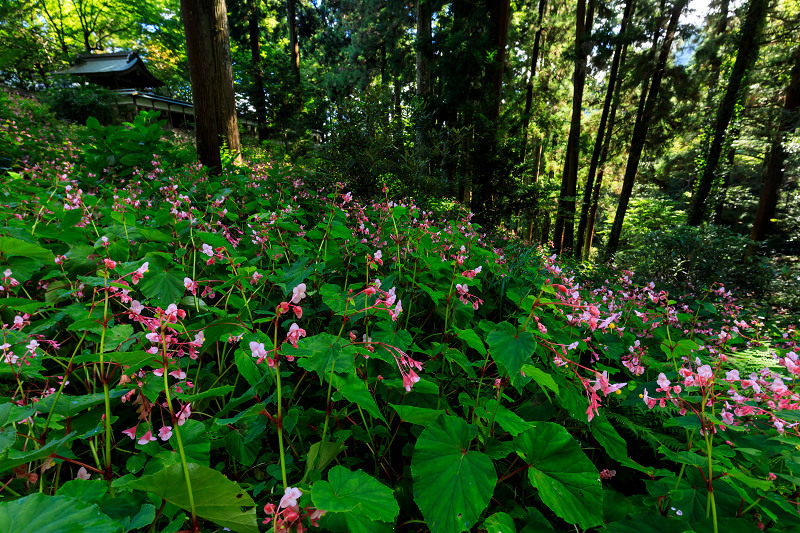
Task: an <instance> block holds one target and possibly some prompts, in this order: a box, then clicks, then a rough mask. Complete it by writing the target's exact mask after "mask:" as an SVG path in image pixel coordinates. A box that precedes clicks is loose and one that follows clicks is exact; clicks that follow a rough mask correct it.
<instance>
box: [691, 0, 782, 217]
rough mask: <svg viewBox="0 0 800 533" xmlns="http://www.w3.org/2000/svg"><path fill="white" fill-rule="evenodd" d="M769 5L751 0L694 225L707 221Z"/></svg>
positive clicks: (697, 195) (695, 207)
mask: <svg viewBox="0 0 800 533" xmlns="http://www.w3.org/2000/svg"><path fill="white" fill-rule="evenodd" d="M768 7H769V0H750V3H749V4H748V6H747V14H746V15H745V19H744V22H743V23H742V27H741V30H740V40H739V51H738V52H737V54H736V62H735V63H734V64H733V69H732V70H731V75H730V78H729V79H728V86H727V88H726V89H725V97H724V98H723V99H722V102H720V105H719V109H718V110H717V120H716V124H715V125H714V138H713V140H712V141H711V146H710V148H709V149H708V156H707V157H706V164H705V167H704V168H703V175H702V176H701V177H700V182H699V183H698V184H697V190H696V191H695V194H694V197H693V198H692V205H691V207H690V209H689V216H688V223H689V225H691V226H699V225H700V224H701V223H702V222H703V218H704V216H705V212H706V200H708V195H709V193H710V192H711V186H712V185H713V183H714V174H715V173H716V170H717V164H718V163H719V159H720V156H721V155H722V145H723V143H724V141H725V130H727V129H728V124H730V121H731V118H732V117H733V113H734V110H735V108H736V102H737V101H738V100H739V90H740V88H741V87H742V85H743V81H744V78H745V75H746V74H747V70H748V69H749V68H750V66H751V65H752V64H753V62H754V61H755V58H756V56H757V55H758V39H759V36H760V35H761V30H762V28H763V26H764V20H765V19H766V17H767V8H768Z"/></svg>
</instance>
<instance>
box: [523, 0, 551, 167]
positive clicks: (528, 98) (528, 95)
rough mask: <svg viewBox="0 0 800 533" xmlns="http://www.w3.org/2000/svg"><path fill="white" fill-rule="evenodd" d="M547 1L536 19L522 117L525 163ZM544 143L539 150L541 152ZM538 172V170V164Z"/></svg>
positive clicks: (541, 2) (541, 5)
mask: <svg viewBox="0 0 800 533" xmlns="http://www.w3.org/2000/svg"><path fill="white" fill-rule="evenodd" d="M546 6H547V0H539V18H538V19H536V24H537V25H538V28H537V29H536V36H535V37H534V38H533V51H532V52H531V73H530V75H529V76H528V84H527V87H526V89H525V112H524V113H523V115H522V148H521V149H520V161H525V153H526V151H527V149H528V127H529V126H530V123H531V109H532V108H533V81H534V79H535V78H536V63H537V62H538V61H539V49H540V47H541V44H542V31H543V30H544V9H545V7H546ZM541 146H542V143H539V147H538V149H539V150H540V151H541ZM536 166H537V170H538V164H537V165H536Z"/></svg>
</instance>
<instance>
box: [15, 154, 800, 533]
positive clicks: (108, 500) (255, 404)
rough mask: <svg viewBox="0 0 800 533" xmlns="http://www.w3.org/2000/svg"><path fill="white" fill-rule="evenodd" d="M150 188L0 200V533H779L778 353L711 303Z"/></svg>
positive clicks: (193, 191)
mask: <svg viewBox="0 0 800 533" xmlns="http://www.w3.org/2000/svg"><path fill="white" fill-rule="evenodd" d="M66 155H67V156H69V154H66ZM164 155H165V156H166V154H164ZM76 157H79V156H76ZM148 159H149V158H148ZM160 160H168V158H167V157H159V158H153V160H152V161H148V162H147V163H146V164H145V165H144V166H142V167H141V168H139V169H138V170H131V172H130V173H128V174H127V177H126V178H124V179H123V178H119V177H117V178H111V177H102V176H101V177H98V176H93V177H92V178H91V179H90V180H89V179H88V170H87V169H85V168H81V167H80V166H79V165H78V164H77V163H76V160H75V159H71V158H70V157H65V159H63V160H61V161H58V162H55V163H53V164H51V165H44V166H38V167H26V168H25V169H20V171H18V172H14V173H11V174H6V175H5V177H3V183H2V187H1V188H0V203H2V204H3V206H4V208H3V210H2V214H0V218H2V232H1V233H2V235H1V236H0V272H2V271H4V273H3V277H2V280H1V281H0V284H2V286H3V291H2V295H1V296H2V298H0V314H1V315H2V322H3V324H4V325H3V328H2V329H3V345H2V347H1V349H2V350H3V354H2V358H3V360H2V361H0V476H1V477H0V487H2V488H1V489H0V500H1V501H0V530H3V531H38V532H42V531H93V532H106V531H107V532H120V531H173V532H174V531H179V530H183V531H186V530H194V531H220V530H223V528H227V529H228V530H232V531H237V532H255V531H270V530H272V531H304V530H305V529H307V528H312V529H313V528H316V527H318V528H319V530H321V531H334V532H337V531H338V532H352V531H364V532H373V531H374V532H380V531H393V530H399V531H435V532H459V531H489V532H500V531H502V532H509V531H511V532H514V531H520V532H534V531H547V530H553V531H576V530H577V531H608V532H618V533H622V532H629V531H637V532H663V531H679V532H683V531H687V532H689V531H694V532H698V533H700V532H706V531H714V532H717V531H720V530H723V531H726V533H734V532H739V531H742V532H749V531H758V530H760V529H762V528H763V529H764V530H766V531H774V532H779V531H785V532H789V531H797V529H798V527H800V517H799V516H798V512H797V505H796V500H797V489H796V484H797V483H800V455H798V452H797V449H798V446H800V434H799V433H798V428H797V422H798V421H800V411H798V407H800V402H799V401H798V396H797V394H796V393H795V391H794V385H795V376H796V375H797V374H798V373H800V367H798V366H797V364H796V358H797V354H796V342H797V332H796V329H795V328H794V327H791V326H790V327H786V328H782V329H779V328H777V327H776V326H774V325H772V324H769V323H764V322H763V321H761V320H759V319H758V317H756V316H752V315H751V314H750V313H749V312H748V310H747V309H743V308H742V307H741V305H740V304H739V303H738V301H737V299H736V296H735V294H732V293H731V292H730V291H728V290H727V289H726V288H725V287H722V286H719V285H716V286H713V287H712V288H711V289H710V290H707V291H702V292H698V293H695V294H689V293H687V294H680V295H679V294H667V293H665V292H662V291H658V290H656V288H655V286H654V285H651V284H645V285H639V284H636V283H634V282H633V281H632V275H631V273H628V272H617V273H613V275H609V277H608V279H603V280H598V281H595V282H588V281H583V282H578V281H577V280H578V279H579V278H578V277H576V274H575V273H574V272H571V271H570V270H569V269H568V268H566V267H565V266H563V265H561V264H560V263H559V262H558V260H557V258H554V257H548V256H547V255H546V254H545V253H544V252H543V251H542V250H539V249H531V248H527V247H522V246H519V245H513V244H510V243H507V242H505V241H498V242H494V241H492V240H491V239H490V238H489V237H487V236H486V235H485V234H484V231H483V230H482V229H481V228H480V227H478V226H476V225H474V224H472V223H471V221H470V216H469V215H468V214H467V213H462V214H461V215H459V216H452V217H450V218H444V217H439V216H433V215H431V214H430V213H428V212H426V211H424V210H423V209H420V208H419V207H417V206H416V205H415V204H414V203H413V202H411V201H408V202H396V201H393V200H392V199H390V198H384V199H380V200H376V201H373V202H361V201H359V200H358V198H353V197H352V195H351V194H350V193H349V190H348V189H347V188H346V187H344V186H332V187H327V188H326V187H320V186H318V185H316V184H314V185H313V186H312V185H310V184H309V183H307V179H306V176H305V174H304V171H303V169H299V168H292V167H289V166H283V165H279V164H277V163H276V164H268V163H265V164H257V163H253V164H251V165H249V166H247V167H241V168H229V169H228V170H227V171H226V172H225V173H224V174H223V175H222V176H218V177H210V176H209V175H208V174H207V173H206V172H205V171H204V169H202V168H199V167H196V166H177V165H176V166H173V167H163V166H161V165H160V163H159V161H160Z"/></svg>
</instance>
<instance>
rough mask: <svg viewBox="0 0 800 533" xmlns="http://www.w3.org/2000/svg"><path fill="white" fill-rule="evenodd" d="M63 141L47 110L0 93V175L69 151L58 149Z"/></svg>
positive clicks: (8, 93)
mask: <svg viewBox="0 0 800 533" xmlns="http://www.w3.org/2000/svg"><path fill="white" fill-rule="evenodd" d="M43 139H46V142H42V140H43ZM63 139H64V136H63V134H62V132H61V130H60V128H59V126H58V123H57V121H56V119H55V117H54V116H53V114H52V113H51V112H50V111H49V110H48V109H47V107H45V106H44V105H42V104H41V103H39V101H38V100H36V99H34V98H30V97H25V96H21V95H19V94H16V93H15V92H6V91H5V90H0V175H4V174H6V173H7V172H8V171H13V170H19V169H20V168H21V167H22V165H23V164H28V165H33V164H36V163H41V162H43V161H44V160H45V159H47V158H49V157H53V155H54V154H55V153H56V152H57V151H58V150H71V147H66V146H62V141H63Z"/></svg>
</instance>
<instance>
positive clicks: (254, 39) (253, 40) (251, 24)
mask: <svg viewBox="0 0 800 533" xmlns="http://www.w3.org/2000/svg"><path fill="white" fill-rule="evenodd" d="M248 8H249V11H250V13H249V14H250V19H249V20H248V32H249V37H250V60H251V61H252V62H253V93H254V94H253V107H255V109H256V123H257V129H258V140H259V141H263V140H265V139H266V138H267V102H266V99H265V98H264V71H263V69H262V67H261V50H260V47H259V43H258V8H257V5H256V0H248Z"/></svg>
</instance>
